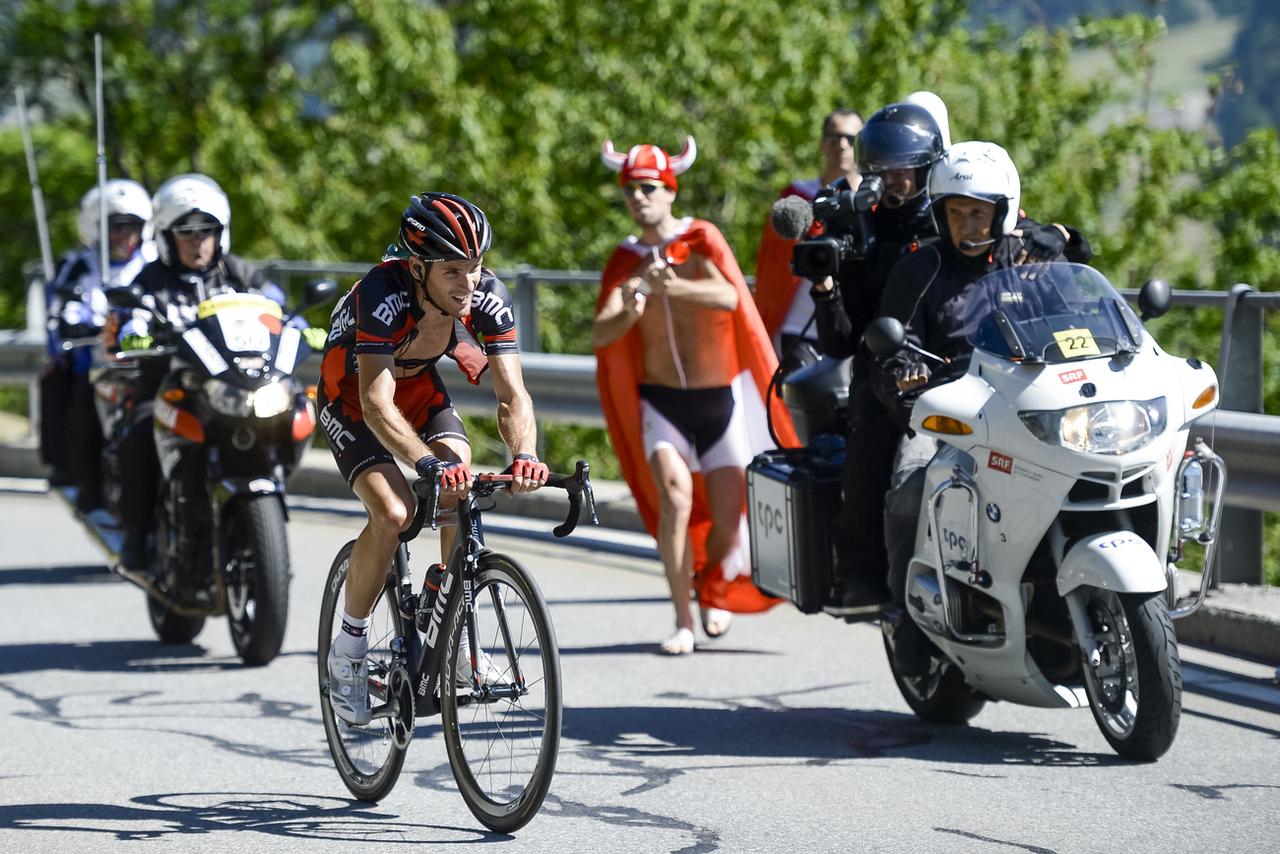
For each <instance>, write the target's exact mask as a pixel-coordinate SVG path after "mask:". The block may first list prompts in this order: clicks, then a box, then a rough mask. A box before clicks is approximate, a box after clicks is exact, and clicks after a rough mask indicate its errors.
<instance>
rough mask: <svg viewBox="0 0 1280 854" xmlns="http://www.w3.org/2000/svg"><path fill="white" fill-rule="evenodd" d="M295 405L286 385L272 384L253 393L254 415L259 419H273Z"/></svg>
mask: <svg viewBox="0 0 1280 854" xmlns="http://www.w3.org/2000/svg"><path fill="white" fill-rule="evenodd" d="M292 403H293V395H292V393H290V390H289V387H288V386H287V385H286V384H284V383H272V384H271V385H266V386H263V387H262V388H260V389H258V390H257V391H255V392H254V393H253V414H254V415H256V416H258V417H259V418H273V417H275V416H277V415H279V414H280V413H281V412H284V411H285V410H286V409H288V408H289V406H290V405H291V404H292Z"/></svg>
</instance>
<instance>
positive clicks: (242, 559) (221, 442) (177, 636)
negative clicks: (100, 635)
mask: <svg viewBox="0 0 1280 854" xmlns="http://www.w3.org/2000/svg"><path fill="white" fill-rule="evenodd" d="M336 289H337V286H336V284H335V283H333V282H327V281H326V282H314V283H311V284H309V285H308V286H307V288H306V293H305V295H304V298H303V301H302V303H301V304H300V305H298V306H297V307H295V309H294V310H293V312H291V313H290V314H288V315H286V314H285V313H284V312H283V311H282V310H281V308H280V306H279V305H278V304H276V303H275V302H273V301H272V300H269V299H267V298H266V297H262V296H258V295H255V294H246V293H236V292H230V293H222V294H216V295H214V296H211V297H209V298H208V299H205V300H203V301H202V302H200V303H199V305H198V307H197V309H196V316H195V319H194V320H193V321H191V322H188V323H174V322H170V321H168V320H166V319H165V317H164V312H162V311H154V318H155V319H154V320H153V327H154V329H155V337H156V342H157V343H156V345H155V346H153V347H151V348H149V349H146V350H132V351H125V352H121V353H117V354H115V355H114V356H111V357H108V358H107V359H106V361H105V364H102V365H100V366H98V367H96V368H95V369H94V370H93V372H92V374H91V376H92V379H93V385H94V393H95V400H96V404H97V407H98V414H99V418H100V420H101V422H102V426H103V435H104V437H105V443H104V446H105V447H104V453H103V458H102V465H103V467H104V470H103V483H104V490H103V491H104V496H103V497H104V500H105V504H106V506H105V508H104V509H102V510H97V511H94V512H92V513H89V514H86V515H84V516H82V519H83V520H84V521H85V522H86V524H87V525H88V527H89V528H90V530H91V532H92V533H93V534H95V535H96V536H97V538H98V539H99V540H100V541H101V542H102V543H103V544H104V545H105V546H106V547H107V549H108V550H109V551H110V552H112V554H113V557H118V555H119V552H120V548H121V545H122V542H121V541H122V537H121V534H120V526H119V524H118V522H117V520H118V519H119V505H120V497H121V488H120V484H121V482H122V480H123V479H124V478H127V477H128V476H129V472H127V471H124V470H122V465H121V457H120V453H119V452H120V448H121V446H122V444H123V442H124V441H125V439H126V438H127V436H128V435H129V431H131V430H139V429H154V431H155V439H156V451H157V453H158V455H159V461H160V470H161V478H160V487H159V490H160V494H159V496H158V501H157V506H156V513H155V528H154V545H155V548H154V561H153V565H152V566H151V567H150V568H149V570H148V571H141V572H139V571H133V570H129V569H126V568H125V567H123V566H120V565H118V564H117V565H116V567H115V571H116V572H117V573H119V574H120V575H122V576H123V577H124V578H126V579H127V580H129V581H131V582H133V583H134V584H136V585H138V586H139V587H141V588H142V589H143V590H144V591H146V593H147V607H148V612H149V614H150V617H151V625H152V626H153V628H154V629H155V631H156V634H157V635H159V637H160V639H161V640H163V641H165V642H166V643H187V642H190V641H191V640H193V639H194V638H195V637H196V635H198V634H199V633H200V630H201V629H202V628H203V627H204V622H205V619H206V618H207V617H211V616H222V615H224V614H225V615H226V616H227V618H228V620H229V622H230V628H231V639H232V642H233V643H234V644H235V648H236V652H237V653H238V654H239V655H240V658H241V659H242V660H243V661H244V663H245V664H249V665H262V664H266V663H268V662H269V661H271V660H272V659H273V658H275V656H276V654H277V653H278V652H279V651H280V645H281V643H282V642H283V640H284V631H285V620H286V617H287V614H288V599H289V578H290V570H289V545H288V540H287V537H286V531H285V521H286V509H285V501H284V498H285V480H286V478H287V477H288V476H289V473H290V471H292V469H293V468H294V467H295V466H296V465H297V463H298V461H299V460H300V459H301V457H302V453H303V451H304V450H305V449H306V447H307V446H308V445H309V444H310V441H311V437H312V434H313V433H314V431H315V425H316V409H315V403H314V402H313V400H312V399H311V398H310V397H309V396H308V394H307V390H306V387H305V386H304V385H303V383H302V382H301V381H300V380H299V379H298V378H297V377H296V376H295V375H296V373H297V371H298V369H299V367H300V366H301V365H302V364H303V362H304V361H306V359H307V357H308V356H309V355H310V353H311V348H310V347H309V346H308V344H307V342H306V339H305V338H304V336H303V335H302V334H301V331H300V330H298V329H296V328H294V327H292V326H290V325H289V320H290V319H291V318H292V317H294V316H296V315H297V314H298V313H299V312H300V311H302V310H303V309H304V308H308V307H311V306H314V305H319V304H321V303H323V302H325V301H327V300H328V299H330V298H331V297H332V296H333V294H334V292H335V291H336ZM108 300H109V301H110V303H111V304H112V306H113V307H115V308H117V309H126V310H127V309H137V308H146V309H148V310H154V308H155V307H154V306H151V305H147V304H145V303H144V299H143V295H142V292H141V289H139V288H137V287H136V286H134V287H129V288H113V289H111V290H110V291H109V292H108ZM152 389H157V391H156V393H155V394H154V399H151V400H149V399H148V398H150V397H151V395H150V394H149V393H148V392H150V390H152ZM148 411H149V413H150V417H149V418H148ZM64 492H65V491H64ZM67 497H68V498H69V499H73V498H74V496H73V495H68V496H67Z"/></svg>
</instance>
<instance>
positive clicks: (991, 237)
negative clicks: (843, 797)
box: [876, 142, 1092, 675]
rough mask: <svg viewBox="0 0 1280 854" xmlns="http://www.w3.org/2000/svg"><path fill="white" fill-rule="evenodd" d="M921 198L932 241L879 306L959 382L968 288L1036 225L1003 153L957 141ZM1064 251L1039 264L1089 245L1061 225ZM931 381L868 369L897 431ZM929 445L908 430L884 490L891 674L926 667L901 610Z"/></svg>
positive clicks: (911, 366)
mask: <svg viewBox="0 0 1280 854" xmlns="http://www.w3.org/2000/svg"><path fill="white" fill-rule="evenodd" d="M929 196H930V198H931V200H932V201H931V206H932V212H933V216H934V220H935V222H936V223H937V227H938V234H939V239H938V240H936V241H934V242H932V243H930V244H928V245H926V246H922V247H921V248H920V250H919V251H917V252H915V253H912V254H911V255H908V256H906V257H904V258H903V259H902V260H901V261H899V262H898V263H897V264H896V265H894V268H893V269H892V270H891V271H890V273H889V282H888V285H887V286H886V287H885V291H884V297H883V299H882V300H881V303H880V314H881V316H887V317H896V318H897V319H898V320H900V321H902V325H903V329H904V330H905V332H906V336H907V340H908V341H910V342H911V343H913V344H915V345H916V346H918V347H920V348H922V349H924V350H927V351H928V352H930V353H934V354H935V355H938V356H941V357H943V358H947V359H950V360H951V361H950V364H949V365H948V366H947V368H945V369H943V368H939V367H937V366H936V365H935V366H934V370H946V371H947V373H948V376H959V375H960V374H961V373H963V372H964V371H965V369H966V368H967V365H968V358H969V356H970V354H971V353H972V352H973V348H972V346H971V345H970V344H969V343H968V341H967V340H966V337H965V333H964V317H965V301H966V298H967V296H968V294H969V293H970V291H969V290H968V288H969V286H970V285H971V284H973V283H974V282H976V281H977V280H978V279H981V278H982V277H983V276H985V275H987V274H988V273H990V272H992V271H993V270H999V269H1004V268H1007V267H1012V266H1014V265H1015V264H1019V263H1023V261H1024V260H1025V259H1026V257H1027V255H1028V252H1027V250H1028V248H1029V245H1030V243H1031V241H1032V240H1033V235H1034V234H1036V233H1038V231H1040V230H1043V229H1044V227H1043V226H1041V225H1040V224H1039V223H1036V222H1034V221H1032V220H1028V219H1025V218H1022V217H1021V216H1020V211H1019V207H1018V205H1019V203H1020V197H1021V182H1020V179H1019V177H1018V170H1017V167H1015V166H1014V164H1013V160H1012V159H1010V157H1009V155H1008V153H1007V152H1006V151H1005V150H1004V149H1003V148H1001V147H1000V146H998V145H996V144H994V143H990V142H960V143H956V144H955V145H953V146H952V147H951V148H949V149H948V150H947V153H946V154H945V155H944V156H943V158H942V159H941V160H940V161H938V163H936V164H935V165H934V167H933V171H932V172H931V173H930V175H929ZM1052 228H1055V229H1058V230H1060V233H1061V237H1062V238H1063V240H1064V242H1065V247H1066V248H1065V252H1063V253H1061V254H1055V255H1053V256H1049V257H1045V256H1044V255H1043V253H1039V252H1033V253H1032V255H1034V256H1035V257H1037V258H1038V260H1040V261H1053V260H1063V259H1064V257H1065V256H1070V258H1071V259H1072V260H1087V259H1088V258H1089V256H1090V255H1091V254H1092V252H1091V250H1090V248H1089V245H1088V242H1087V241H1085V240H1084V238H1083V237H1082V236H1081V235H1080V234H1079V232H1077V231H1075V230H1074V229H1069V228H1066V227H1064V226H1061V225H1054V226H1052ZM929 379H930V367H929V366H928V364H927V363H926V362H925V360H924V359H923V358H922V357H920V356H919V355H917V354H916V353H915V352H912V351H910V350H902V351H900V352H898V353H896V354H895V355H893V356H890V357H888V358H886V359H883V360H881V361H880V362H879V364H878V366H877V376H876V382H877V389H876V391H877V394H878V395H879V396H880V399H881V401H882V402H883V403H884V404H885V408H886V409H887V410H888V411H889V413H890V416H891V417H892V418H894V420H895V421H897V422H898V423H899V425H901V426H903V427H904V428H905V426H906V424H907V421H908V419H909V418H910V411H911V406H912V404H913V403H914V401H915V395H912V394H910V392H912V391H913V390H916V389H919V388H920V387H921V386H923V385H924V384H925V383H927V382H928V381H929ZM937 448H938V443H937V440H936V439H932V438H930V437H928V436H924V435H922V434H916V435H914V436H912V435H911V434H910V432H908V435H907V436H905V437H904V438H903V439H902V440H901V442H900V443H899V446H898V452H897V456H896V457H895V459H894V464H893V474H892V477H891V480H890V490H889V493H888V495H887V496H886V498H885V540H886V546H887V548H888V554H889V579H888V585H889V592H890V594H891V596H892V597H893V601H894V605H895V606H896V613H895V614H893V615H892V618H893V619H894V620H895V636H894V661H895V664H896V665H898V666H899V672H900V673H903V674H905V675H921V674H922V673H924V672H926V671H927V668H928V666H929V646H930V643H929V641H928V639H927V638H926V637H925V635H924V633H923V632H921V631H920V629H919V628H918V627H917V626H916V624H915V622H914V621H912V620H911V619H910V617H909V616H907V615H906V613H905V611H904V610H903V608H904V605H905V602H904V596H905V590H904V585H905V582H906V568H907V561H908V560H909V559H910V555H911V550H912V548H914V545H915V533H916V531H915V526H916V514H917V511H918V509H919V507H920V500H921V493H922V490H923V487H924V478H923V474H924V467H925V466H926V465H927V464H928V463H929V460H930V459H932V458H933V455H934V454H935V453H936V452H937Z"/></svg>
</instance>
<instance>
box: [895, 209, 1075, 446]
mask: <svg viewBox="0 0 1280 854" xmlns="http://www.w3.org/2000/svg"><path fill="white" fill-rule="evenodd" d="M1028 223H1029V224H1030V225H1033V226H1034V225H1035V223H1034V222H1031V221H1028ZM1027 233H1031V229H1028V230H1027ZM1077 236H1078V235H1077ZM1080 241H1083V238H1078V240H1076V241H1074V242H1076V244H1077V246H1078V245H1080ZM1026 244H1027V239H1026V238H1022V237H1013V236H1006V237H1002V238H1000V239H999V240H998V241H997V242H996V244H995V245H994V246H993V247H992V248H991V251H989V252H986V253H984V254H982V255H978V256H969V255H965V254H964V253H963V252H961V251H960V250H958V249H956V248H955V246H954V245H953V244H952V243H951V241H950V240H937V241H934V242H933V243H930V244H929V245H927V246H923V247H921V248H920V250H919V251H918V252H915V253H913V254H911V255H909V256H908V257H905V258H903V259H902V260H901V261H900V262H898V264H896V265H895V266H894V268H893V270H892V271H891V272H890V274H889V281H888V284H887V285H886V287H885V289H884V298H883V300H882V301H881V304H880V316H883V317H895V318H897V319H898V320H900V321H901V322H902V327H903V331H904V332H906V338H907V341H909V342H910V343H912V344H915V345H916V346H918V347H920V348H922V349H924V350H927V351H929V352H930V353H933V354H934V355H936V356H940V357H942V358H944V359H950V360H951V364H949V365H945V366H944V365H939V364H938V363H937V362H934V361H932V360H926V359H925V358H923V357H922V356H920V355H918V354H917V353H915V352H913V351H911V350H907V349H903V350H900V351H899V352H897V353H895V354H894V355H892V356H889V357H886V358H884V359H882V360H879V362H878V363H877V364H876V366H875V367H874V369H873V370H874V376H873V382H874V386H875V391H876V396H877V397H878V398H879V399H880V401H881V403H883V404H884V405H885V408H886V409H887V410H888V411H889V414H890V416H891V417H892V418H893V419H894V420H895V421H897V422H898V424H899V425H900V426H904V427H905V426H906V424H907V422H908V421H909V418H910V412H911V407H912V405H913V404H914V402H915V398H916V397H917V396H918V395H916V394H908V395H905V396H899V394H898V387H897V380H898V378H899V377H901V376H903V375H905V374H906V373H907V372H908V371H910V370H911V369H913V368H915V367H917V366H919V365H926V366H927V367H928V369H929V371H930V372H931V375H932V376H933V377H936V376H938V374H939V372H941V373H942V374H944V375H946V376H950V377H955V376H959V375H960V374H962V373H964V371H965V370H966V369H967V367H968V360H969V356H970V354H971V353H972V352H973V347H972V346H971V345H970V344H969V342H968V341H967V340H966V338H965V330H964V321H965V314H966V304H967V301H968V299H969V296H970V295H971V293H972V291H971V289H970V288H969V285H971V284H973V283H974V282H976V281H977V280H978V279H981V278H982V277H983V276H985V275H987V274H988V273H990V272H992V271H993V270H1001V269H1006V268H1008V267H1012V266H1013V265H1014V260H1015V259H1016V258H1017V257H1018V255H1019V254H1020V253H1021V251H1022V250H1023V248H1024V247H1025V246H1026ZM1083 245H1084V246H1085V247H1087V246H1088V244H1087V242H1086V243H1084V244H1083ZM1073 254H1074V253H1073ZM1047 260H1050V261H1061V260H1071V259H1069V258H1067V257H1066V256H1065V254H1059V255H1058V256H1057V257H1055V258H1050V259H1047Z"/></svg>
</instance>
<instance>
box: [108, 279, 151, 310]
mask: <svg viewBox="0 0 1280 854" xmlns="http://www.w3.org/2000/svg"><path fill="white" fill-rule="evenodd" d="M106 293H107V304H108V305H110V306H111V307H112V308H146V306H145V305H143V303H142V286H141V285H125V286H123V287H116V288H107V291H106Z"/></svg>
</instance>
